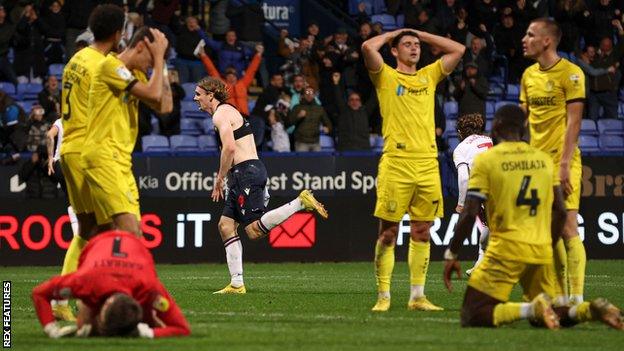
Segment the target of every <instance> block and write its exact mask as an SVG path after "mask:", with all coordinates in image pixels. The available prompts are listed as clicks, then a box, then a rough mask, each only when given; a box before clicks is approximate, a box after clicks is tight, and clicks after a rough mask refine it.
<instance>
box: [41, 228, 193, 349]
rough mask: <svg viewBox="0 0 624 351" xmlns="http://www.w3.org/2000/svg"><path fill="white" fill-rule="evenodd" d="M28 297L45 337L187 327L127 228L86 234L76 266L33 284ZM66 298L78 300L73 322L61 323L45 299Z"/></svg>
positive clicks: (148, 334)
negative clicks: (85, 244) (74, 268)
mask: <svg viewBox="0 0 624 351" xmlns="http://www.w3.org/2000/svg"><path fill="white" fill-rule="evenodd" d="M32 298H33V302H34V305H35V311H36V312H37V316H38V318H39V321H40V322H41V325H42V326H43V330H44V332H45V333H46V334H47V335H48V336H49V337H51V338H60V337H64V336H71V335H76V336H82V337H85V336H140V337H143V338H159V337H166V336H184V335H189V334H190V332H191V330H190V328H189V324H188V322H187V321H186V319H185V318H184V315H182V311H180V308H179V307H178V305H177V304H176V303H175V301H174V300H173V298H172V297H171V295H169V293H168V292H167V290H166V289H165V287H164V286H163V285H162V283H161V282H160V281H159V280H158V276H157V275H156V269H155V268H154V260H153V258H152V255H151V254H150V252H149V251H148V250H147V249H146V248H145V246H143V244H142V243H141V241H140V239H138V238H137V237H136V236H135V235H133V234H131V233H126V232H121V231H109V232H105V233H102V234H99V235H98V236H96V237H95V238H93V239H91V240H90V241H89V244H87V246H86V247H85V248H84V251H83V252H82V255H81V256H80V261H79V263H78V270H77V271H76V272H74V273H70V274H66V275H63V276H56V277H54V278H52V279H50V280H48V281H46V282H44V283H42V284H40V285H38V286H37V287H35V289H34V290H33V293H32ZM71 298H74V299H79V300H80V302H79V303H78V307H79V312H78V321H77V324H76V325H70V326H65V327H61V326H60V325H59V324H57V323H56V322H55V321H54V316H53V315H52V308H51V307H50V301H51V300H53V299H57V300H58V299H71Z"/></svg>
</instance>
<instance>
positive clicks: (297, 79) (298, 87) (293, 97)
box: [290, 74, 321, 110]
mask: <svg viewBox="0 0 624 351" xmlns="http://www.w3.org/2000/svg"><path fill="white" fill-rule="evenodd" d="M307 86H308V84H307V82H306V80H305V78H304V77H303V75H301V74H296V75H295V76H293V83H292V86H291V88H290V109H291V110H292V109H293V108H295V106H297V105H299V103H300V102H301V97H302V96H303V95H304V93H305V88H306V87H307ZM312 89H313V90H314V91H316V89H314V87H312ZM314 102H315V103H316V104H317V105H320V104H321V100H319V98H318V97H316V96H315V97H314Z"/></svg>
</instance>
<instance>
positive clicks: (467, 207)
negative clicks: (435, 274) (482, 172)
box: [444, 195, 483, 292]
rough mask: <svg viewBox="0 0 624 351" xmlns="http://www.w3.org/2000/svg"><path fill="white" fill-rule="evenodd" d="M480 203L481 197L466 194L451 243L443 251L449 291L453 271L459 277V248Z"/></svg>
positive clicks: (472, 224) (451, 286) (446, 282)
mask: <svg viewBox="0 0 624 351" xmlns="http://www.w3.org/2000/svg"><path fill="white" fill-rule="evenodd" d="M482 203H483V199H481V198H478V197H476V196H471V195H468V197H467V198H466V202H465V203H464V210H463V211H462V213H461V214H460V215H459V221H458V222H457V226H456V227H455V235H454V236H453V239H451V243H450V244H449V246H448V248H447V249H446V251H444V285H445V286H446V289H448V291H449V292H452V291H453V284H452V283H451V276H452V275H453V272H456V273H457V277H458V278H461V267H460V265H459V260H458V254H459V248H460V247H461V244H462V243H463V242H464V240H465V239H466V238H467V237H468V235H470V233H471V232H472V227H473V226H474V223H475V219H476V218H477V215H478V214H479V211H480V210H481V204H482Z"/></svg>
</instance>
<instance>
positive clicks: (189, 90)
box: [182, 83, 197, 101]
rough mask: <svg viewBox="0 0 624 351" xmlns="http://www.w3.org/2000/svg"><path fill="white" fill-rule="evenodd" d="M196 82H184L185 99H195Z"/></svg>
mask: <svg viewBox="0 0 624 351" xmlns="http://www.w3.org/2000/svg"><path fill="white" fill-rule="evenodd" d="M196 86H197V84H195V83H182V89H184V101H193V97H194V96H195V87H196Z"/></svg>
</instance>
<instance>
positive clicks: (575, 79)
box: [570, 74, 581, 85]
mask: <svg viewBox="0 0 624 351" xmlns="http://www.w3.org/2000/svg"><path fill="white" fill-rule="evenodd" d="M580 80H581V77H580V76H579V75H578V74H570V81H571V82H572V83H573V84H574V85H577V84H578V83H579V81H580Z"/></svg>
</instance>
